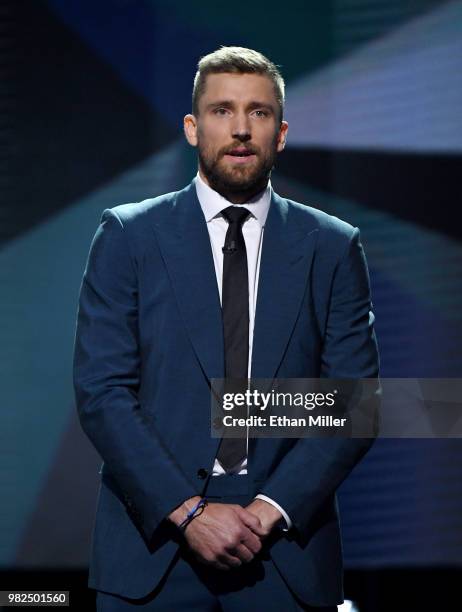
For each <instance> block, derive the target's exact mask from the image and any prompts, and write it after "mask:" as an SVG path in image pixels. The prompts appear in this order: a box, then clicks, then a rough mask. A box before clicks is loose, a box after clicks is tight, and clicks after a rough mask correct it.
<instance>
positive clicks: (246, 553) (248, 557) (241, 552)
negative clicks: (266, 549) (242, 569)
mask: <svg viewBox="0 0 462 612" xmlns="http://www.w3.org/2000/svg"><path fill="white" fill-rule="evenodd" d="M231 552H232V554H233V555H235V556H236V557H239V559H240V560H241V561H242V562H243V563H249V562H250V561H252V559H253V558H254V553H253V552H252V551H251V550H250V549H249V548H248V546H247V545H246V544H244V543H241V544H238V545H237V546H235V547H234V548H233V549H232V550H231Z"/></svg>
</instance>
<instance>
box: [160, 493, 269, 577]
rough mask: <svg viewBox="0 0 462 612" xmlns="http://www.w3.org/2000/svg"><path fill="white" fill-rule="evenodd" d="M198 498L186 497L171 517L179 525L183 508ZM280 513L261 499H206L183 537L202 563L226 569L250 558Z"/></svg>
mask: <svg viewBox="0 0 462 612" xmlns="http://www.w3.org/2000/svg"><path fill="white" fill-rule="evenodd" d="M199 499H200V498H191V499H190V500H187V502H185V503H184V504H183V505H182V506H181V507H180V508H179V509H177V510H175V511H174V512H172V514H171V515H170V517H169V518H170V520H171V521H172V522H174V523H175V524H176V525H179V524H180V522H181V520H182V517H184V512H185V510H186V512H187V511H189V510H190V508H192V507H193V505H194V504H195V503H196V502H197V501H198V500H199ZM280 517H281V514H280V513H279V511H278V510H277V509H276V508H274V506H272V505H270V504H268V503H267V502H265V501H263V500H260V499H255V500H254V501H253V502H252V503H251V504H249V505H248V506H247V507H246V508H243V507H242V506H240V505H238V504H220V503H210V502H209V504H208V505H207V507H206V508H205V510H204V511H203V512H202V513H201V514H200V515H199V516H197V517H196V518H194V519H193V520H192V521H191V522H190V523H189V524H188V525H187V527H186V529H185V530H184V537H185V539H186V542H187V544H188V546H189V548H190V549H191V550H192V552H193V553H194V555H195V557H196V558H197V559H198V560H199V561H200V562H201V563H205V564H207V565H211V566H213V567H215V568H217V569H221V570H224V571H227V570H230V569H231V568H233V567H238V566H240V565H242V564H243V563H249V562H250V561H252V559H253V558H254V557H255V555H256V554H258V552H260V550H261V548H262V543H263V540H264V539H265V538H266V537H267V536H268V535H269V534H270V532H271V530H272V528H273V526H274V525H275V523H276V522H277V521H278V520H279V518H280Z"/></svg>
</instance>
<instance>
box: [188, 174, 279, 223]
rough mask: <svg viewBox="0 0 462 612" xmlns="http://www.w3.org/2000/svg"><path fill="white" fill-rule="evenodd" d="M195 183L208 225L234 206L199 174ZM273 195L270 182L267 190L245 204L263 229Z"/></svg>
mask: <svg viewBox="0 0 462 612" xmlns="http://www.w3.org/2000/svg"><path fill="white" fill-rule="evenodd" d="M194 183H195V186H196V192H197V198H198V200H199V204H200V205H201V208H202V212H203V213H204V217H205V220H206V222H207V223H208V222H209V221H211V220H212V219H214V218H215V217H217V216H218V215H219V214H220V213H221V211H222V210H224V209H225V208H227V207H228V206H232V205H233V203H232V202H229V200H227V199H226V198H224V197H223V196H221V195H220V194H219V193H218V192H217V191H215V190H214V189H212V188H211V187H209V186H208V185H207V184H206V183H205V182H204V181H203V180H202V178H201V176H200V174H199V172H198V173H197V175H196V177H195V179H194ZM271 194H272V187H271V181H270V180H268V185H267V186H266V187H265V189H263V191H261V192H260V193H257V195H255V196H254V197H253V198H251V199H250V200H249V201H248V202H245V203H244V207H245V208H247V209H248V210H249V211H250V212H251V213H252V215H253V216H254V217H255V218H256V219H257V221H258V223H259V224H260V226H261V227H264V226H265V221H266V217H267V216H268V211H269V206H270V202H271Z"/></svg>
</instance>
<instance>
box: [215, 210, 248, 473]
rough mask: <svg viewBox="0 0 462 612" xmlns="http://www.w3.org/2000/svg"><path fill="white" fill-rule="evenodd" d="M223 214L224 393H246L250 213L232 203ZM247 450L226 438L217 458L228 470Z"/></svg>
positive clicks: (240, 440) (243, 440)
mask: <svg viewBox="0 0 462 612" xmlns="http://www.w3.org/2000/svg"><path fill="white" fill-rule="evenodd" d="M222 214H223V216H224V217H225V219H226V220H227V221H228V223H229V226H228V231H227V232H226V238H225V246H224V247H223V285H222V293H221V309H222V316H223V337H224V347H225V378H226V379H227V380H226V381H225V392H227V393H229V392H233V393H238V392H239V393H243V392H245V390H246V389H247V376H248V361H249V277H248V272H247V251H246V249H245V242H244V236H243V234H242V225H243V223H244V221H245V220H246V219H247V217H248V216H249V215H250V212H249V211H248V210H247V209H246V208H241V207H238V206H229V207H228V208H225V210H223V211H222ZM232 379H234V381H233V380H232ZM236 379H240V382H239V381H236ZM242 410H243V414H239V415H238V414H236V410H235V409H234V410H233V416H239V417H240V416H247V408H246V406H243V407H242ZM246 452H247V440H246V437H241V438H223V439H222V441H221V443H220V447H219V449H218V453H217V459H218V461H219V462H220V463H221V465H222V466H223V468H224V469H225V470H229V469H231V468H232V467H234V466H235V465H236V464H237V463H238V462H240V461H241V460H242V459H243V458H244V457H245V455H246Z"/></svg>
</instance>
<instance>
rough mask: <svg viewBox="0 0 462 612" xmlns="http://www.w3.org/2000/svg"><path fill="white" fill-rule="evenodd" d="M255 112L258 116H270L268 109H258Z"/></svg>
mask: <svg viewBox="0 0 462 612" xmlns="http://www.w3.org/2000/svg"><path fill="white" fill-rule="evenodd" d="M255 114H256V115H257V117H267V116H268V113H267V111H264V110H256V111H255Z"/></svg>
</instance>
